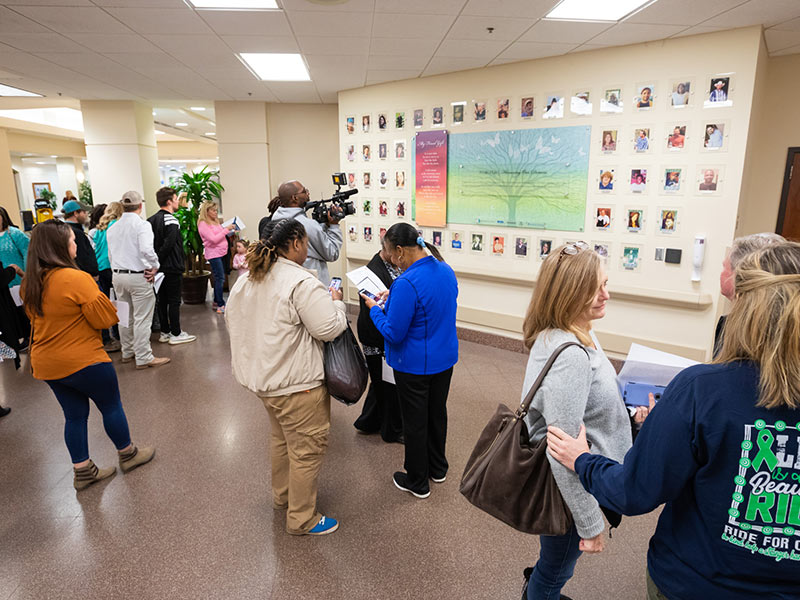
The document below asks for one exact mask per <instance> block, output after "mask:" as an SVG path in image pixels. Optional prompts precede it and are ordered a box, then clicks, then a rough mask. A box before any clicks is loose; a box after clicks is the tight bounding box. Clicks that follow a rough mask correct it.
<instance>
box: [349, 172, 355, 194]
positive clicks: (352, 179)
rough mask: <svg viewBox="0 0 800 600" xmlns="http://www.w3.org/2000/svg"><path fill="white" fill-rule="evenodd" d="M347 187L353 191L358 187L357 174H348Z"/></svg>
mask: <svg viewBox="0 0 800 600" xmlns="http://www.w3.org/2000/svg"><path fill="white" fill-rule="evenodd" d="M347 187H349V188H350V189H351V190H352V189H353V188H354V187H356V174H355V173H348V174H347Z"/></svg>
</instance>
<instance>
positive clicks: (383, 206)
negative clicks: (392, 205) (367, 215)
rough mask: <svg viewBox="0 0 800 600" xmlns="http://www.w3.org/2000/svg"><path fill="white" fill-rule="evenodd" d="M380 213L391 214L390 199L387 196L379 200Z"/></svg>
mask: <svg viewBox="0 0 800 600" xmlns="http://www.w3.org/2000/svg"><path fill="white" fill-rule="evenodd" d="M378 215H379V216H381V217H388V216H389V201H388V200H387V199H386V198H381V199H379V200H378Z"/></svg>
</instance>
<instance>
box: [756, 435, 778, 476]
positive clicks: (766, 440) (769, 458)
mask: <svg viewBox="0 0 800 600" xmlns="http://www.w3.org/2000/svg"><path fill="white" fill-rule="evenodd" d="M774 439H775V438H774V437H772V433H770V432H769V431H768V430H766V429H762V430H761V432H760V433H759V434H758V437H757V438H756V445H757V446H758V454H756V457H755V458H754V459H753V468H754V469H755V470H756V471H758V470H759V468H761V465H762V464H763V463H767V467H768V468H769V470H770V471H774V470H775V467H776V466H778V457H777V456H775V453H774V452H773V451H772V442H773V441H774Z"/></svg>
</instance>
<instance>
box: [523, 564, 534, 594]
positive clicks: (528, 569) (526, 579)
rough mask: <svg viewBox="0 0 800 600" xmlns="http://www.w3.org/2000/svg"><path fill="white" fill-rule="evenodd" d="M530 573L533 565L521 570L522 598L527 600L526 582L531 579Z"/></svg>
mask: <svg viewBox="0 0 800 600" xmlns="http://www.w3.org/2000/svg"><path fill="white" fill-rule="evenodd" d="M531 573H533V567H528V568H527V569H525V570H524V571H523V572H522V576H523V577H524V578H525V582H524V583H523V584H522V600H528V582H529V581H530V580H531Z"/></svg>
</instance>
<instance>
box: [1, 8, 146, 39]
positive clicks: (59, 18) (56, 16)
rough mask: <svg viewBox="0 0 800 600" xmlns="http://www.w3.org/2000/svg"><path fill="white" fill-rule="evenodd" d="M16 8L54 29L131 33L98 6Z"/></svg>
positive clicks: (80, 31) (69, 31) (73, 31)
mask: <svg viewBox="0 0 800 600" xmlns="http://www.w3.org/2000/svg"><path fill="white" fill-rule="evenodd" d="M15 10H17V11H18V12H20V13H22V14H23V15H25V16H26V17H30V18H31V19H33V20H34V21H36V22H37V23H40V24H42V25H44V26H46V27H49V28H51V29H52V30H54V31H59V32H64V33H94V32H98V31H102V32H103V33H130V30H129V29H128V28H127V27H125V25H123V24H122V23H120V22H119V21H118V20H117V19H115V18H114V17H112V16H111V15H109V14H108V13H106V12H105V11H104V10H102V9H100V8H97V7H91V8H90V7H78V6H75V7H53V6H18V7H16V8H15Z"/></svg>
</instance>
